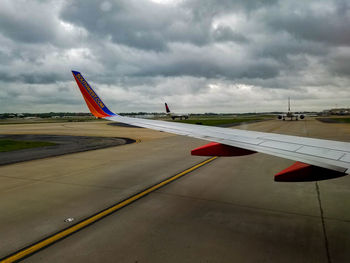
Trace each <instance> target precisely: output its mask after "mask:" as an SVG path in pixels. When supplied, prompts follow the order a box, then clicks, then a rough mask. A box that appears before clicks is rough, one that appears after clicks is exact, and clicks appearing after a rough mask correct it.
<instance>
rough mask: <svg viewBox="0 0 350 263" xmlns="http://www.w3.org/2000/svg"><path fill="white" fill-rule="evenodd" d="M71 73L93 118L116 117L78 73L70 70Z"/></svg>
mask: <svg viewBox="0 0 350 263" xmlns="http://www.w3.org/2000/svg"><path fill="white" fill-rule="evenodd" d="M72 73H73V76H74V79H75V81H76V82H77V84H78V87H79V89H80V92H81V94H82V95H83V98H84V100H85V102H86V104H87V106H88V107H89V110H90V112H91V113H92V114H93V115H94V116H95V117H97V118H106V117H111V116H115V115H116V114H115V113H113V112H111V111H110V110H109V109H108V108H107V106H106V105H105V104H104V103H103V101H102V100H101V99H100V97H99V96H98V95H97V93H96V92H95V91H94V90H93V88H91V86H90V85H89V83H88V82H87V81H86V80H85V79H84V77H83V76H82V75H81V73H80V72H78V71H74V70H72Z"/></svg>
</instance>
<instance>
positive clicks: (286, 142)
mask: <svg viewBox="0 0 350 263" xmlns="http://www.w3.org/2000/svg"><path fill="white" fill-rule="evenodd" d="M106 119H107V120H111V121H117V122H122V123H127V124H130V125H134V126H139V127H143V128H149V129H153V130H158V131H164V132H169V133H174V134H179V135H185V136H189V137H194V138H198V139H203V140H207V141H211V142H218V143H222V144H226V145H230V146H234V147H238V148H243V149H247V150H252V151H255V152H261V153H266V154H270V155H274V156H278V157H283V158H286V159H290V160H294V161H299V162H303V163H307V164H311V165H315V166H319V167H323V168H327V169H331V170H335V171H338V172H342V173H346V172H347V171H348V170H349V168H350V143H347V142H339V141H331V140H321V139H313V138H307V137H298V136H290V135H282V134H276V133H265V132H256V131H246V130H238V129H228V128H219V127H211V126H202V125H194V124H186V123H178V122H167V121H159V120H146V119H138V118H130V117H123V116H119V115H116V116H111V117H107V118H106Z"/></svg>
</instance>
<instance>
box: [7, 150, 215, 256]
mask: <svg viewBox="0 0 350 263" xmlns="http://www.w3.org/2000/svg"><path fill="white" fill-rule="evenodd" d="M216 158H217V156H214V157H212V158H210V159H207V160H205V161H203V162H201V163H199V164H197V165H195V166H192V167H191V168H189V169H187V170H185V171H183V172H181V173H179V174H177V175H174V176H172V177H170V178H169V179H166V180H164V181H162V182H160V183H158V184H156V185H154V186H151V187H150V188H147V189H146V190H144V191H142V192H141V193H138V194H136V195H133V196H132V197H130V198H128V199H126V200H124V201H122V202H120V203H118V204H116V205H114V206H112V207H110V208H108V209H106V210H104V211H102V212H100V213H98V214H96V215H93V216H91V217H89V218H87V219H85V220H83V221H81V222H80V223H77V224H76V225H74V226H71V227H69V228H67V229H65V230H63V231H61V232H58V233H56V234H53V235H52V236H50V237H48V238H46V239H44V240H42V241H39V242H38V243H35V244H34V245H31V246H29V247H27V248H24V249H22V250H19V251H18V252H16V253H14V254H12V255H10V256H8V257H6V258H4V259H3V260H2V261H1V263H8V262H14V261H17V260H20V259H22V258H24V257H27V256H29V255H31V254H33V253H35V252H37V251H38V250H40V249H42V248H44V247H47V246H49V245H51V244H52V243H54V242H57V241H59V240H60V239H63V238H65V237H66V236H68V235H71V234H73V233H74V232H77V231H79V230H80V229H82V228H84V227H86V226H88V225H90V224H92V223H94V222H96V221H97V220H99V219H101V218H103V217H105V216H107V215H109V214H111V213H113V212H115V211H117V210H119V209H121V208H123V207H124V206H127V205H128V204H130V203H132V202H134V201H136V200H138V199H140V198H142V197H144V196H145V195H147V194H149V193H151V192H154V191H155V190H157V189H159V188H161V187H163V186H164V185H166V184H168V183H170V182H172V181H175V180H176V179H178V178H180V177H181V176H184V175H186V174H188V173H190V172H192V171H193V170H195V169H197V168H199V167H201V166H203V165H205V164H207V163H210V162H211V161H214V160H215V159H216Z"/></svg>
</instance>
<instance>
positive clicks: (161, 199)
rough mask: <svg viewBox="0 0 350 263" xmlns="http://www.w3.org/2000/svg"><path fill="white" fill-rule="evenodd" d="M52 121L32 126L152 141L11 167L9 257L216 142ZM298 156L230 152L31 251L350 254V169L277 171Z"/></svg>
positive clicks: (243, 258) (273, 126) (328, 133)
mask: <svg viewBox="0 0 350 263" xmlns="http://www.w3.org/2000/svg"><path fill="white" fill-rule="evenodd" d="M43 125H44V124H42V125H41V124H40V125H38V124H36V125H25V127H22V129H21V131H23V133H32V134H33V132H34V131H35V132H37V133H40V131H42V132H43V133H46V134H47V133H48V131H50V130H51V128H53V127H52V126H50V125H53V126H55V125H56V127H55V133H54V134H62V133H63V134H75V135H90V136H113V137H129V138H131V139H135V140H137V141H138V142H140V141H141V143H135V144H130V145H124V146H119V147H112V148H108V149H102V150H96V151H90V152H84V153H77V154H70V155H67V156H61V157H54V158H49V159H44V160H37V161H30V162H25V163H21V164H13V165H8V166H3V167H0V198H1V202H0V211H1V215H0V233H1V235H0V244H1V246H0V257H3V256H6V255H8V254H10V253H12V252H14V251H16V250H17V249H20V248H22V247H24V246H26V245H29V244H31V243H33V242H35V241H38V240H40V239H42V238H44V237H46V236H47V235H49V234H51V233H54V232H56V231H58V230H60V229H63V228H65V227H67V226H69V224H72V223H74V222H76V221H79V220H80V219H82V218H85V217H87V216H89V215H91V214H93V213H96V212H97V211H99V210H101V209H104V208H106V207H108V206H110V205H112V204H114V203H116V202H118V201H119V200H122V199H125V198H126V197H128V196H130V195H132V194H134V193H136V192H138V191H140V190H142V189H144V188H146V187H148V186H150V185H152V184H154V183H156V182H159V181H161V180H162V179H165V178H168V177H169V176H171V175H174V174H176V173H179V172H181V171H183V170H185V169H187V168H188V167H190V166H192V165H194V164H196V163H198V162H200V161H202V160H205V159H206V158H204V157H194V156H190V154H189V152H190V150H191V149H193V148H195V147H197V146H200V145H203V144H205V143H207V142H204V141H201V140H197V139H191V138H187V137H182V136H173V135H169V134H166V133H160V132H156V131H150V130H146V129H137V128H125V127H111V126H107V125H106V124H105V123H101V122H99V123H77V124H69V127H67V126H60V125H61V124H45V125H48V126H50V127H43ZM64 125H66V124H64ZM84 125H86V128H85V126H84ZM15 126H17V125H13V126H12V127H9V126H6V127H0V133H1V134H3V133H18V130H19V127H15ZM40 126H41V127H40ZM59 127H60V128H59ZM235 128H241V129H250V130H259V131H267V132H278V133H285V134H293V135H300V136H310V137H317V138H326V139H335V140H342V141H350V125H344V124H326V123H320V122H318V121H315V120H312V119H311V120H309V119H307V120H304V121H298V122H295V121H294V122H289V121H288V122H287V121H286V122H281V121H267V122H259V123H254V124H249V125H244V126H239V127H235ZM53 130H54V128H53ZM29 131H31V132H29ZM126 134H129V136H127V135H126ZM292 163H293V161H289V160H285V159H281V158H277V157H272V156H268V155H264V154H254V155H249V156H243V157H235V158H219V159H217V160H215V161H213V162H211V163H209V164H207V165H206V166H203V167H201V168H199V169H198V170H196V171H194V172H192V173H190V174H188V175H186V176H185V177H183V178H180V179H179V180H177V181H175V182H173V183H171V184H169V185H167V186H165V187H164V188H162V189H160V190H157V191H155V192H153V193H151V194H149V195H148V196H146V197H144V198H143V199H141V200H138V201H136V202H135V203H133V204H131V205H129V206H128V207H125V208H123V209H122V210H120V211H118V212H116V213H114V214H112V215H110V216H108V217H106V218H104V219H102V220H100V221H98V222H97V223H95V224H93V225H91V226H89V227H87V228H85V229H83V230H81V231H79V232H77V233H75V234H73V235H71V236H69V237H67V238H66V239H64V240H61V241H59V242H57V243H55V244H53V245H52V246H50V247H48V248H46V249H43V250H41V251H39V252H38V253H36V254H34V255H32V256H30V257H28V258H26V259H25V261H26V262H38V261H39V262H62V261H64V262H67V261H68V262H101V261H103V262H350V239H349V236H350V212H349V205H350V198H349V197H350V177H349V176H345V177H342V178H338V179H333V180H329V181H321V182H318V183H315V182H307V183H276V182H274V181H273V175H274V174H275V173H277V172H278V171H280V170H282V169H284V168H286V167H288V166H289V165H291V164H292ZM68 217H74V218H75V221H73V222H72V223H66V222H64V219H66V218H68Z"/></svg>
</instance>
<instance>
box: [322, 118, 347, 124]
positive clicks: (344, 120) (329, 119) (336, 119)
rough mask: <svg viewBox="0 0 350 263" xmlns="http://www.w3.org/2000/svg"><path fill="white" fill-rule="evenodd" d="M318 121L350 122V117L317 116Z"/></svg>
mask: <svg viewBox="0 0 350 263" xmlns="http://www.w3.org/2000/svg"><path fill="white" fill-rule="evenodd" d="M316 120H318V121H322V122H327V123H350V117H336V118H328V117H327V118H316Z"/></svg>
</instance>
